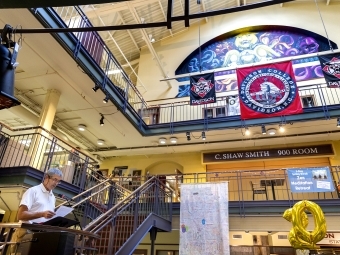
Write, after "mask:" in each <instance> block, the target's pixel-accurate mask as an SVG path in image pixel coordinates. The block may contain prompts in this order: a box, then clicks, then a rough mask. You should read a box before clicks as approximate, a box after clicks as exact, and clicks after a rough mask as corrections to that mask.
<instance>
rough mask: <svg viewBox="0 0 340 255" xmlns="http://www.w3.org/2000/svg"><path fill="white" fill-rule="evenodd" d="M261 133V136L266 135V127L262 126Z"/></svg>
mask: <svg viewBox="0 0 340 255" xmlns="http://www.w3.org/2000/svg"><path fill="white" fill-rule="evenodd" d="M261 132H262V135H265V134H267V131H266V127H265V126H264V125H262V126H261Z"/></svg>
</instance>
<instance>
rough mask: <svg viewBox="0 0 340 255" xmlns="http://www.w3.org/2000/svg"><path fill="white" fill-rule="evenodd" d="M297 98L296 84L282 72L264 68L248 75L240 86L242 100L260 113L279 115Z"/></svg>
mask: <svg viewBox="0 0 340 255" xmlns="http://www.w3.org/2000/svg"><path fill="white" fill-rule="evenodd" d="M295 97H296V84H295V82H294V80H293V79H292V77H291V76H290V75H289V74H288V73H286V72H283V71H282V70H279V69H275V68H262V69H259V70H255V71H252V72H251V73H250V74H248V75H247V76H246V77H245V78H244V80H243V81H242V83H241V86H240V99H241V100H242V102H243V103H244V104H245V105H246V106H247V107H249V108H250V109H252V110H253V111H257V112H260V113H268V114H271V113H277V112H280V111H283V110H284V109H286V108H287V107H288V106H290V105H291V104H292V103H293V102H294V99H295Z"/></svg>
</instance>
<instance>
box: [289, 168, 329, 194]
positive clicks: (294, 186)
mask: <svg viewBox="0 0 340 255" xmlns="http://www.w3.org/2000/svg"><path fill="white" fill-rule="evenodd" d="M287 174H288V179H289V184H290V190H291V192H293V193H301V192H332V191H334V185H333V180H332V176H331V173H330V171H329V168H328V167H316V168H291V169H287Z"/></svg>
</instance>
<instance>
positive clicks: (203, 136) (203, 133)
mask: <svg viewBox="0 0 340 255" xmlns="http://www.w3.org/2000/svg"><path fill="white" fill-rule="evenodd" d="M205 139H206V136H205V132H204V131H203V132H202V140H203V141H205Z"/></svg>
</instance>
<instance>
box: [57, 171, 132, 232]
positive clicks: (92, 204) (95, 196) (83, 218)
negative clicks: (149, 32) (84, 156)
mask: <svg viewBox="0 0 340 255" xmlns="http://www.w3.org/2000/svg"><path fill="white" fill-rule="evenodd" d="M96 183H98V184H96ZM87 185H88V186H87V187H85V191H83V192H81V193H80V194H78V195H76V196H74V197H72V198H70V199H68V198H66V197H61V198H63V199H65V201H64V202H62V203H60V204H59V205H57V206H56V208H59V207H60V206H62V205H64V206H70V207H72V208H73V209H74V210H73V212H72V213H73V215H69V217H71V218H72V219H75V220H76V221H79V224H80V228H83V227H85V226H86V225H88V224H90V223H91V222H92V221H93V220H96V219H97V218H98V217H99V216H100V215H102V214H103V213H105V212H106V211H108V210H109V209H110V208H112V207H113V206H114V205H116V204H118V203H119V202H121V201H124V200H125V199H126V198H127V197H128V196H129V195H130V194H131V192H130V191H129V190H126V189H125V188H123V187H121V186H119V185H118V184H117V183H116V182H114V181H112V180H110V179H101V180H100V179H97V178H96V177H95V176H91V180H90V182H88V183H87Z"/></svg>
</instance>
